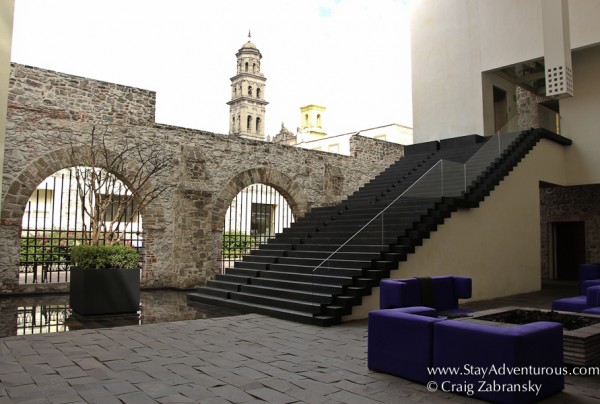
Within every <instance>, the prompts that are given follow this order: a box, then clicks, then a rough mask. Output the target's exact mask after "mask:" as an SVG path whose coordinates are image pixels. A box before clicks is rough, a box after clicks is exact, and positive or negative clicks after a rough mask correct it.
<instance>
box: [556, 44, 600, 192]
mask: <svg viewBox="0 0 600 404" xmlns="http://www.w3.org/2000/svg"><path fill="white" fill-rule="evenodd" d="M599 72H600V46H596V47H593V48H588V49H584V50H580V51H577V52H574V53H573V83H574V85H575V96H574V97H572V98H565V99H563V100H561V101H560V115H561V131H562V134H563V135H564V136H566V137H568V138H570V139H573V147H572V148H569V150H568V152H567V154H566V158H567V182H568V184H569V185H581V184H593V183H599V182H600V158H599V157H598V156H599V153H600V113H599V112H600V74H599Z"/></svg>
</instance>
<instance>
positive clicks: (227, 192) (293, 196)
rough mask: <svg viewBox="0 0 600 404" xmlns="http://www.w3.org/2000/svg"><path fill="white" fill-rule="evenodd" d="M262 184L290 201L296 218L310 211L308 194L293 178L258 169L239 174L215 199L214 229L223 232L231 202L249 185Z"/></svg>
mask: <svg viewBox="0 0 600 404" xmlns="http://www.w3.org/2000/svg"><path fill="white" fill-rule="evenodd" d="M256 183H262V184H266V185H269V186H271V187H273V188H275V189H276V190H277V192H279V193H280V194H281V195H283V196H284V197H285V199H286V200H287V201H288V204H289V206H290V208H291V209H292V212H293V213H294V215H295V216H296V217H302V216H304V214H305V213H306V212H307V211H308V208H309V203H308V200H307V197H306V194H305V193H304V191H303V190H302V188H301V187H300V185H299V184H298V183H297V182H295V181H294V180H293V179H292V178H290V177H288V176H287V175H285V174H284V173H282V172H281V171H278V170H274V169H272V168H268V167H257V168H252V169H249V170H246V171H244V172H241V173H239V174H237V175H236V176H235V177H233V178H232V179H231V180H229V182H228V183H227V184H226V185H225V186H224V187H223V189H222V190H221V192H220V193H219V195H218V196H217V197H216V199H215V203H214V204H213V212H212V215H211V216H212V228H213V230H216V231H222V230H223V220H222V218H224V217H225V213H226V212H227V208H229V204H230V203H231V200H232V199H233V198H234V197H235V196H236V195H237V194H238V193H239V192H240V191H241V190H242V189H244V188H246V187H247V186H249V185H252V184H256Z"/></svg>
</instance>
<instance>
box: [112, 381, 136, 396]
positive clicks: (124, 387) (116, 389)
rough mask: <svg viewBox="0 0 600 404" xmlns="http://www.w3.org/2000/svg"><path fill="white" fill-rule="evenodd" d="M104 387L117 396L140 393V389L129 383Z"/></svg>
mask: <svg viewBox="0 0 600 404" xmlns="http://www.w3.org/2000/svg"><path fill="white" fill-rule="evenodd" d="M104 387H105V388H106V390H108V391H110V392H111V393H113V394H117V395H118V394H125V393H132V392H136V391H139V389H138V388H137V387H135V386H134V385H133V384H131V383H129V381H119V382H112V383H104Z"/></svg>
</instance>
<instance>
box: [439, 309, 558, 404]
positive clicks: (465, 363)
mask: <svg viewBox="0 0 600 404" xmlns="http://www.w3.org/2000/svg"><path fill="white" fill-rule="evenodd" d="M433 333H434V340H435V341H434V344H433V367H434V368H435V369H448V368H458V369H460V370H461V371H462V374H456V375H450V374H446V375H440V374H438V375H436V376H434V378H433V380H434V381H435V382H436V383H437V385H438V386H439V388H440V389H442V390H445V387H448V388H450V387H451V386H473V389H472V391H473V394H472V395H471V394H469V395H471V396H472V397H476V398H479V399H483V400H487V401H490V402H495V403H529V402H533V401H537V400H541V399H542V398H545V397H548V396H550V395H552V394H556V393H559V392H561V391H562V390H563V389H564V375H563V374H562V373H560V372H561V371H562V368H563V366H564V364H563V328H562V325H561V324H559V323H554V322H544V321H540V322H535V323H529V324H523V325H515V326H509V327H506V326H496V325H485V324H474V323H469V322H465V321H454V320H447V321H441V322H439V323H436V324H434V331H433ZM476 369H486V370H487V371H488V374H486V375H482V374H481V373H477V371H476ZM491 369H496V370H497V371H492V370H491ZM542 369H552V371H548V372H543V371H542ZM516 370H520V372H521V374H517V373H516ZM557 372H558V374H556V373H557ZM540 373H541V374H540ZM544 373H546V374H544ZM548 373H549V374H548ZM533 385H539V386H540V390H539V392H536V391H531V389H533ZM509 386H510V387H511V388H514V387H517V386H518V390H520V391H500V389H502V388H503V387H505V388H506V387H509ZM487 390H491V391H487ZM459 393H462V394H467V393H469V391H468V390H467V391H462V392H459Z"/></svg>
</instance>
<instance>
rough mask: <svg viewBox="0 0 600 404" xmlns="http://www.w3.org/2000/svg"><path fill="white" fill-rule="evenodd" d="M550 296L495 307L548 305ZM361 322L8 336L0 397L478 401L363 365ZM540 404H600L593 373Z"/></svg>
mask: <svg viewBox="0 0 600 404" xmlns="http://www.w3.org/2000/svg"><path fill="white" fill-rule="evenodd" d="M555 289H557V291H555V292H554V293H562V292H564V290H563V289H562V288H560V287H559V288H555ZM554 296H555V295H554V294H553V293H549V292H547V290H543V291H542V292H537V293H533V294H527V295H519V296H514V297H513V298H511V299H504V300H503V301H502V303H500V304H502V305H519V304H520V305H525V304H526V305H528V306H529V307H537V306H536V304H540V305H541V304H542V303H543V302H545V303H544V306H543V307H545V308H548V307H549V301H551V300H552V299H553V298H554ZM560 296H565V295H564V294H562V295H560ZM548 299H550V300H548ZM494 302H495V301H490V302H478V303H470V305H474V306H481V307H486V308H490V307H494V304H495V303H494ZM182 310H183V311H186V310H184V309H183V308H182ZM366 325H367V323H366V321H364V320H363V321H354V322H350V323H345V324H342V325H339V326H334V327H329V328H319V327H315V326H309V325H301V324H296V323H292V322H289V321H284V320H278V319H274V318H270V317H266V316H261V315H255V314H247V315H237V316H227V317H218V318H205V319H185V320H182V321H174V322H167V323H159V322H156V323H153V324H142V325H126V326H121V327H112V328H88V329H81V330H75V331H69V332H58V333H50V334H35V335H24V336H9V337H5V338H2V339H0V403H5V402H6V403H12V402H14V403H85V402H88V403H103V404H104V403H182V402H193V403H254V402H263V403H264V402H268V403H305V402H306V403H361V404H363V403H400V402H426V403H431V402H433V403H448V402H477V400H473V399H470V398H468V397H465V396H459V395H454V394H450V393H441V392H435V393H431V392H428V391H427V389H426V387H425V386H423V385H420V384H416V383H412V382H409V381H407V380H404V379H401V378H397V377H394V376H390V375H386V374H383V373H377V372H372V371H370V370H369V369H368V368H367V367H366V356H367V352H366V345H367V328H366ZM543 402H547V403H596V402H600V377H599V376H594V377H572V376H568V377H567V378H566V388H565V390H564V392H562V393H561V394H558V395H556V396H554V397H551V398H549V399H546V400H544V401H543Z"/></svg>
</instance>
